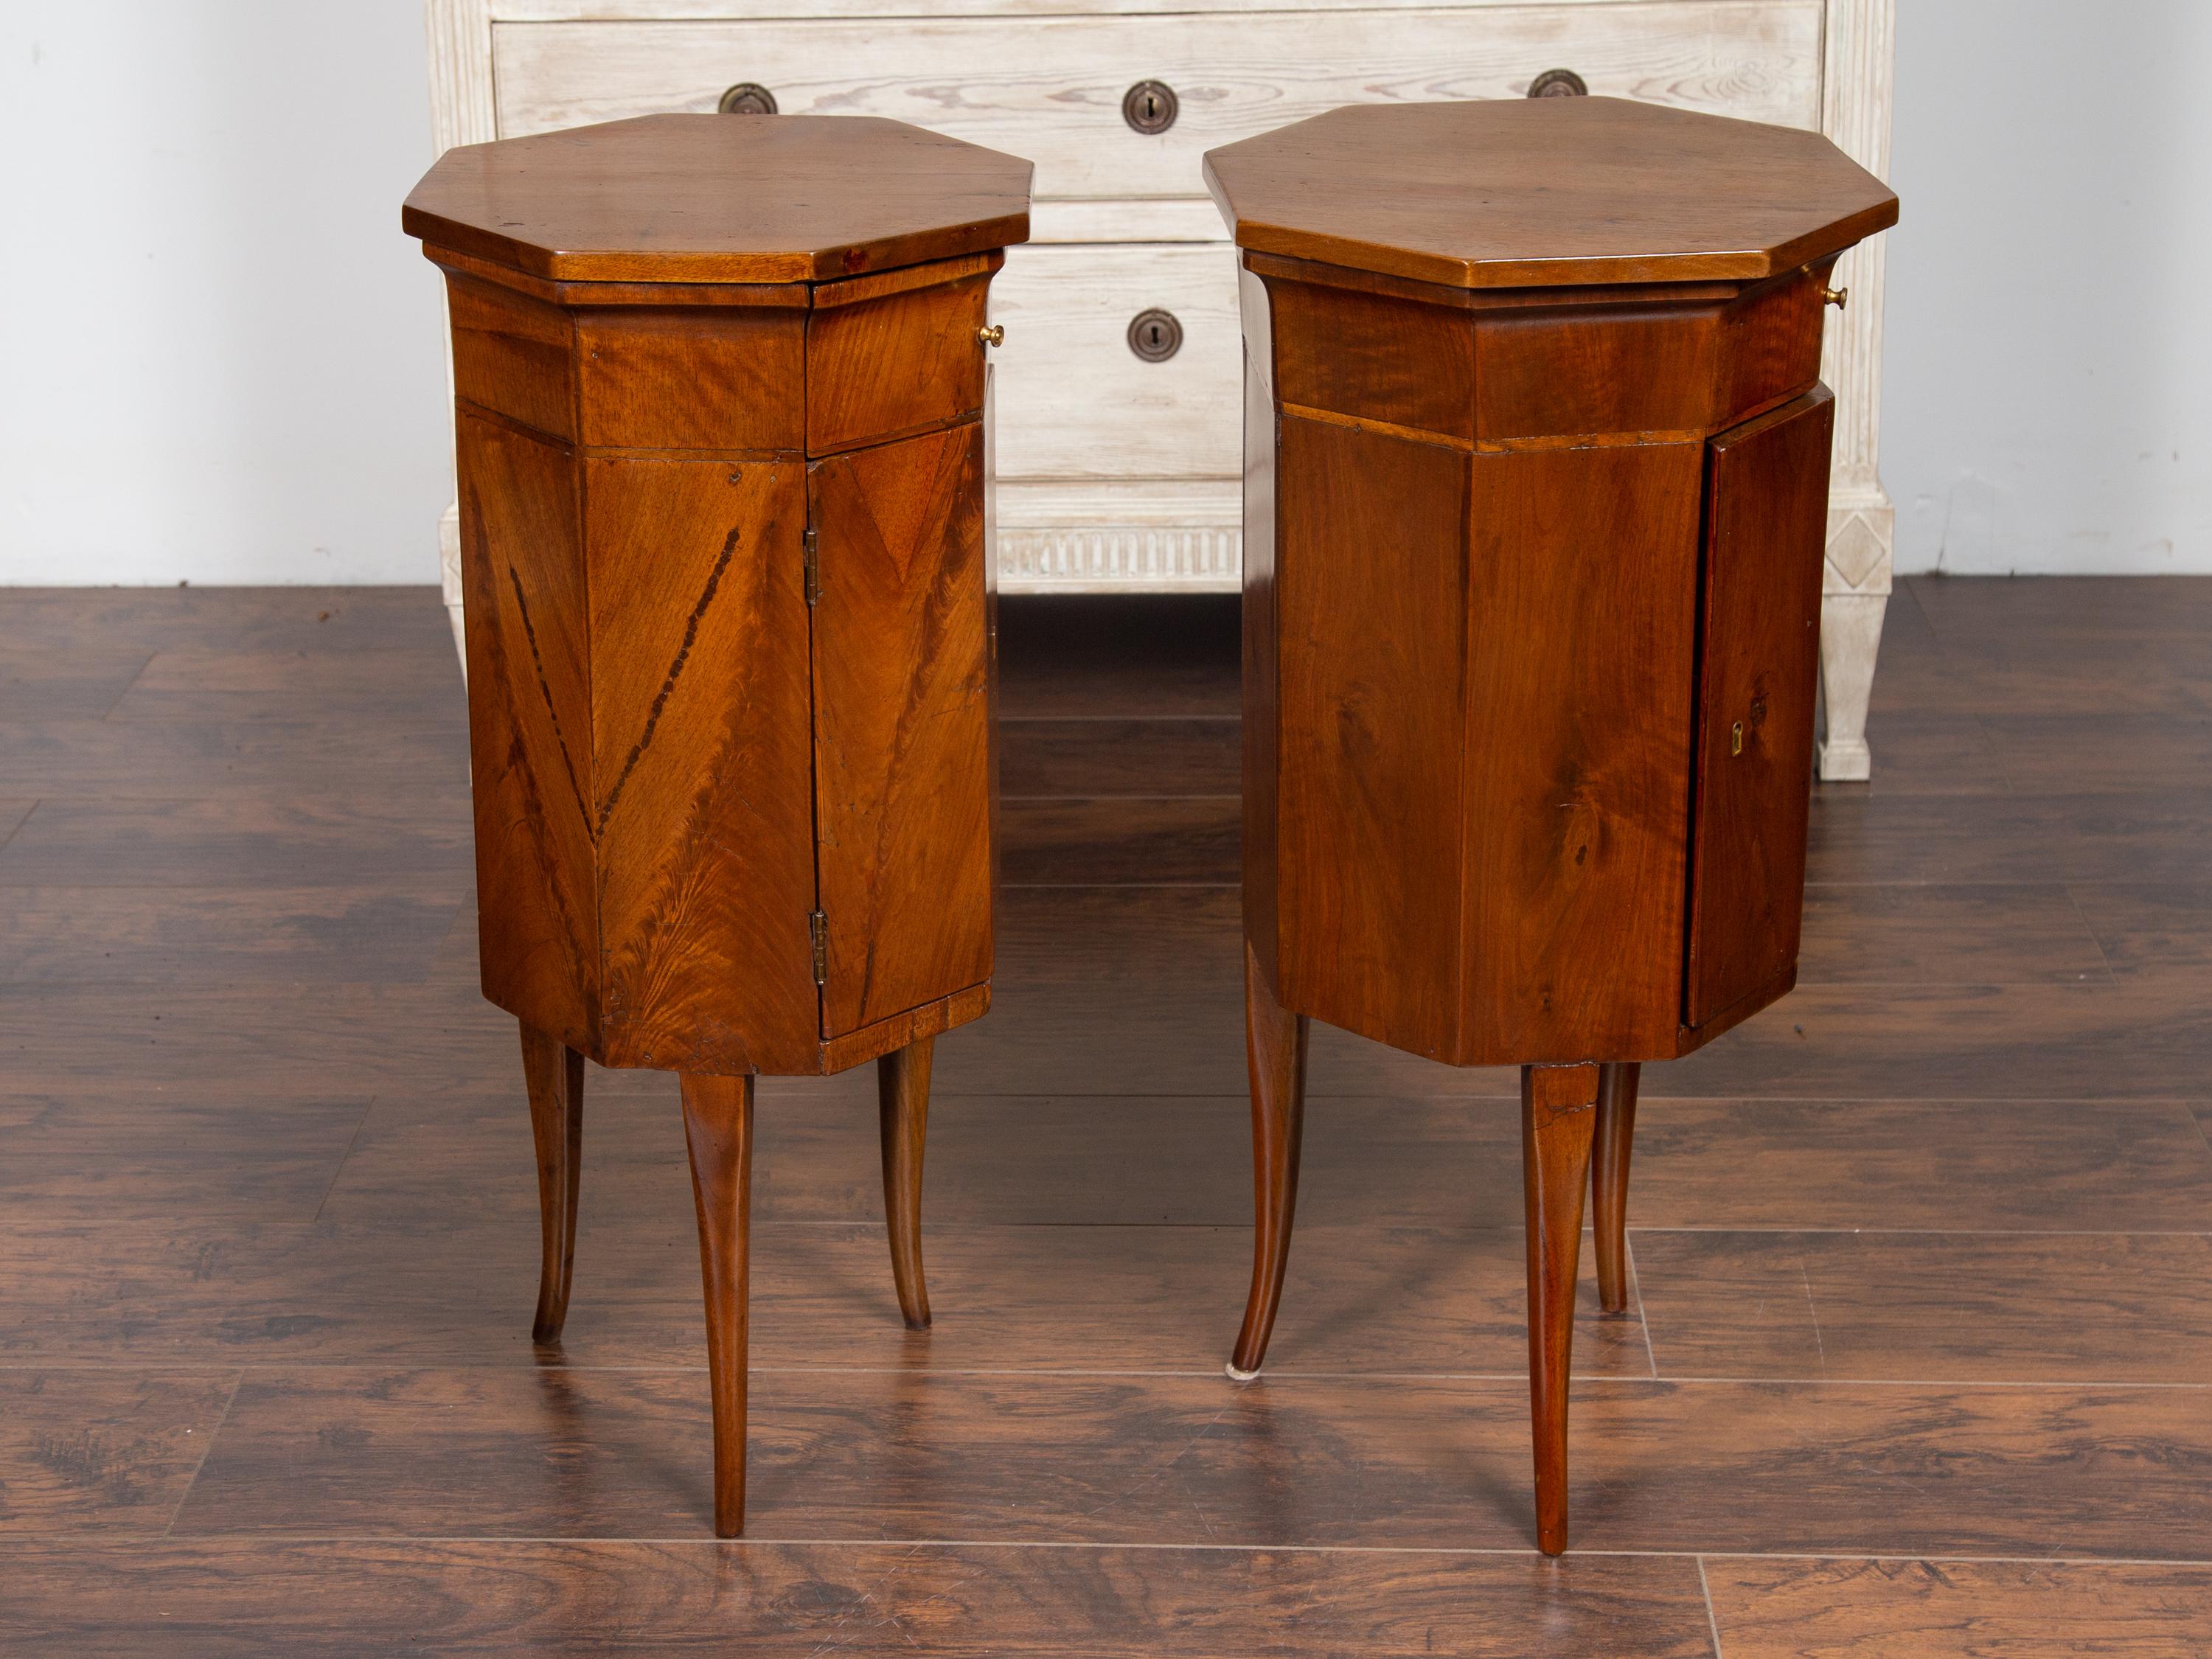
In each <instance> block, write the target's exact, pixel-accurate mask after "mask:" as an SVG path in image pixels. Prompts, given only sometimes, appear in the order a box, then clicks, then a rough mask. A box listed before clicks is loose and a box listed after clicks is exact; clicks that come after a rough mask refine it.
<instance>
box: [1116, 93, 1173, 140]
mask: <svg viewBox="0 0 2212 1659" xmlns="http://www.w3.org/2000/svg"><path fill="white" fill-rule="evenodd" d="M1181 107H1182V106H1181V105H1180V104H1179V103H1178V102H1177V101H1176V95H1175V88H1173V87H1171V86H1170V85H1169V84H1168V83H1167V82H1164V81H1139V82H1137V84H1136V85H1135V86H1133V87H1131V88H1129V89H1128V91H1127V92H1125V93H1123V94H1121V118H1122V119H1123V120H1124V121H1127V123H1128V124H1129V128H1130V131H1133V132H1143V133H1156V132H1165V131H1167V130H1168V129H1169V128H1170V127H1171V126H1173V125H1175V124H1176V113H1177V112H1178V111H1179V110H1180V109H1181Z"/></svg>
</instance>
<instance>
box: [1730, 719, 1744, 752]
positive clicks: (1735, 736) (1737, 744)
mask: <svg viewBox="0 0 2212 1659" xmlns="http://www.w3.org/2000/svg"><path fill="white" fill-rule="evenodd" d="M1741 753H1743V722H1742V721H1741V720H1738V721H1737V722H1736V723H1735V725H1734V726H1730V727H1729V754H1731V755H1741Z"/></svg>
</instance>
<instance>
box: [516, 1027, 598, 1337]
mask: <svg viewBox="0 0 2212 1659" xmlns="http://www.w3.org/2000/svg"><path fill="white" fill-rule="evenodd" d="M522 1075H523V1078H524V1079H525V1081H526V1083H527V1084H528V1085H529V1089H530V1133H531V1137H532V1139H534V1140H535V1141H536V1142H537V1144H538V1233H539V1237H540V1241H541V1243H542V1246H543V1255H542V1258H541V1260H540V1261H539V1264H538V1318H537V1320H536V1322H534V1323H533V1324H532V1327H531V1330H530V1334H531V1335H532V1338H534V1339H535V1340H538V1341H539V1342H557V1341H559V1340H561V1328H562V1325H563V1324H565V1323H566V1322H567V1321H568V1286H569V1284H570V1282H571V1280H572V1279H574V1274H575V1267H576V1183H577V1178H578V1176H579V1175H580V1172H581V1170H582V1167H583V1162H584V1156H583V1154H584V1057H583V1055H581V1054H578V1053H577V1052H576V1051H575V1050H574V1048H569V1047H568V1045H567V1044H566V1043H564V1042H562V1041H561V1039H560V1038H558V1037H556V1036H547V1035H546V1034H545V1033H544V1032H543V1031H541V1030H538V1029H536V1028H535V1027H534V1026H531V1025H525V1026H523V1028H522Z"/></svg>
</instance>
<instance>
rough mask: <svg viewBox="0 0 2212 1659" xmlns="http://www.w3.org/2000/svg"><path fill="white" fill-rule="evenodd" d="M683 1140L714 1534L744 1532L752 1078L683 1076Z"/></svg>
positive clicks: (733, 1536) (720, 1535) (751, 1172)
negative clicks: (697, 1279)
mask: <svg viewBox="0 0 2212 1659" xmlns="http://www.w3.org/2000/svg"><path fill="white" fill-rule="evenodd" d="M684 1144H685V1146H688V1147H689V1148H690V1153H691V1197H692V1200H693V1201H694V1202H696V1204H697V1205H698V1206H699V1267H700V1271H701V1274H702V1277H703V1278H704V1279H705V1281H706V1285H707V1383H708V1390H709V1392H710V1393H711V1394H712V1395H713V1396H714V1535H715V1536H716V1537H717V1538H735V1537H737V1536H738V1534H740V1533H742V1532H743V1531H744V1529H745V1319H746V1305H745V1303H746V1294H747V1286H746V1274H747V1269H748V1267H749V1262H750V1254H751V1241H750V1231H751V1225H752V1174H753V1080H752V1079H750V1077H695V1076H691V1075H690V1074H689V1073H687V1074H686V1075H685V1076H684Z"/></svg>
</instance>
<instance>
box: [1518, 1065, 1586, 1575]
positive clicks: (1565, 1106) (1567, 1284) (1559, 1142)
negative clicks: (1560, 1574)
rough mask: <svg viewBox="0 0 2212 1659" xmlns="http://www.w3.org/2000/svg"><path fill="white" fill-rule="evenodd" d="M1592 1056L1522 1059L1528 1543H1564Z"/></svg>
mask: <svg viewBox="0 0 2212 1659" xmlns="http://www.w3.org/2000/svg"><path fill="white" fill-rule="evenodd" d="M1597 1095H1598V1068H1597V1067H1596V1066H1522V1068H1521V1164H1522V1182H1523V1185H1524V1188H1525V1190H1526V1194H1527V1198H1528V1401H1529V1408H1530V1415H1531V1417H1532V1418H1533V1419H1534V1426H1535V1444H1536V1545H1537V1547H1538V1548H1539V1549H1541V1550H1542V1551H1543V1552H1544V1553H1545V1554H1547V1555H1557V1554H1559V1553H1561V1552H1562V1551H1564V1550H1565V1548H1566V1547H1567V1377H1568V1370H1569V1364H1570V1358H1571V1353H1572V1349H1573V1343H1574V1334H1575V1275H1576V1273H1577V1269H1578V1267H1580V1265H1581V1259H1582V1248H1583V1194H1584V1193H1585V1192H1587V1191H1588V1190H1589V1161H1590V1141H1591V1139H1592V1133H1593V1131H1594V1130H1595V1127H1596V1121H1597Z"/></svg>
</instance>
